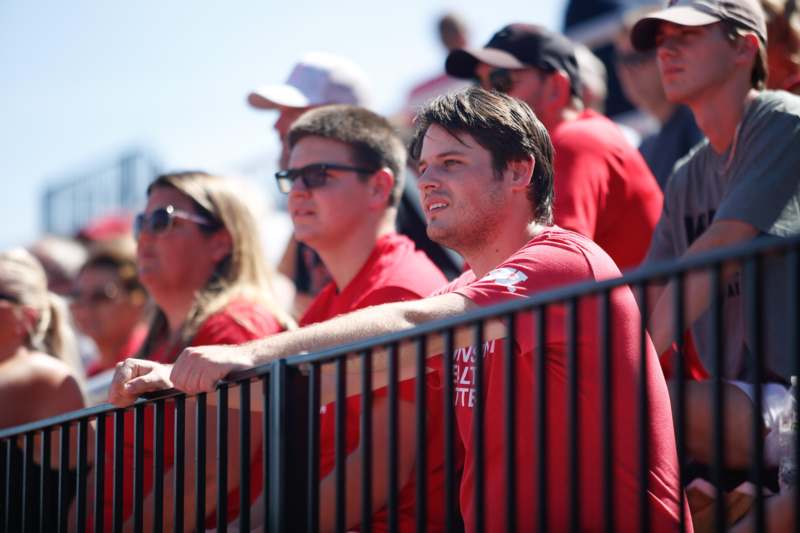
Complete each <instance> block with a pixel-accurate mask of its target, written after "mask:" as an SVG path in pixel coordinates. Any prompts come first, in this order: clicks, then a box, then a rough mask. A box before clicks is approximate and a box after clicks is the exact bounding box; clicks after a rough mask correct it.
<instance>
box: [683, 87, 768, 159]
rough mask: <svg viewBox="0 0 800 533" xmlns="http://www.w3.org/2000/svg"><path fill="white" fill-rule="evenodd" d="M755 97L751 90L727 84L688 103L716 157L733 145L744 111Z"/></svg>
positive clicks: (756, 93) (755, 91)
mask: <svg viewBox="0 0 800 533" xmlns="http://www.w3.org/2000/svg"><path fill="white" fill-rule="evenodd" d="M757 95H758V91H757V90H755V89H752V88H750V87H742V86H737V85H734V84H731V85H727V86H724V87H722V88H720V89H719V90H717V91H714V92H713V93H709V94H706V95H704V96H703V98H702V99H698V100H697V101H695V102H689V103H688V105H689V107H690V108H691V110H692V113H693V114H694V119H695V121H696V122H697V126H698V127H699V128H700V130H701V131H702V132H703V134H704V135H705V136H706V137H707V138H708V142H709V143H710V144H711V147H712V148H713V149H714V151H715V152H716V153H718V154H721V153H724V152H725V151H726V150H727V149H728V148H729V147H730V145H731V144H732V143H733V140H734V138H735V137H736V129H737V128H738V127H739V123H741V121H742V118H743V117H744V112H745V109H747V105H748V104H749V103H750V102H751V101H752V100H753V99H754V98H755V97H756V96H757Z"/></svg>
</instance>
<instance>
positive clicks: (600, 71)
mask: <svg viewBox="0 0 800 533" xmlns="http://www.w3.org/2000/svg"><path fill="white" fill-rule="evenodd" d="M575 59H576V61H577V62H578V72H579V73H580V77H581V100H583V105H584V106H586V108H587V109H594V110H595V111H597V112H598V113H600V114H603V113H604V112H605V107H606V98H607V97H608V85H607V82H608V72H607V71H606V66H605V65H604V64H603V62H602V61H600V58H599V57H597V56H596V55H594V52H592V51H591V50H590V49H589V48H588V47H586V46H584V45H582V44H577V43H576V44H575Z"/></svg>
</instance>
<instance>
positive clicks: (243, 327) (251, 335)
mask: <svg viewBox="0 0 800 533" xmlns="http://www.w3.org/2000/svg"><path fill="white" fill-rule="evenodd" d="M282 329H283V327H282V326H281V325H280V323H279V322H278V321H277V320H276V319H275V317H274V316H273V315H272V314H271V313H270V312H269V311H268V310H267V309H266V308H264V307H263V306H262V305H260V304H257V303H253V302H249V301H246V300H241V299H239V300H235V301H233V302H231V303H229V304H228V305H227V306H226V307H225V308H224V309H222V310H221V311H219V312H217V313H215V314H213V315H211V316H210V317H208V319H206V321H205V322H203V324H202V325H201V326H200V329H198V330H197V333H196V334H195V336H194V337H193V338H192V341H191V345H193V346H206V345H214V344H242V343H244V342H248V341H251V340H254V339H260V338H263V337H267V336H269V335H272V334H274V333H278V332H280V331H281V330H282ZM181 350H182V347H179V346H167V345H166V344H164V345H162V346H159V347H158V348H157V349H156V350H155V351H154V352H153V353H152V354H151V356H150V359H152V360H154V361H158V362H161V363H172V362H174V361H175V359H176V358H177V357H178V355H180V352H181ZM153 413H154V410H153V409H152V408H147V409H145V417H144V440H143V442H142V445H143V450H142V451H143V464H144V471H143V474H144V476H143V477H144V481H143V491H142V494H144V495H145V497H146V496H147V494H149V493H150V491H151V490H152V488H153V458H154V447H153V420H154V417H153ZM164 413H165V416H164V470H165V471H167V470H168V469H169V468H170V467H171V466H172V465H173V462H174V452H175V450H174V447H173V441H174V430H175V418H174V409H173V408H172V406H171V405H169V404H168V405H166V407H165V409H164ZM186 416H187V417H189V416H194V414H193V413H189V412H188V411H187V413H186ZM229 423H236V422H235V421H234V422H230V421H229ZM113 424H114V418H113V416H108V417H107V418H106V455H105V502H104V503H105V508H104V510H105V529H106V530H109V529H110V527H111V523H112V518H113V514H112V509H113V507H112V506H113V494H114V493H113V483H114V481H113V480H114V478H113V472H114V457H113V454H112V450H113V442H114V425H113ZM133 432H134V415H133V411H128V412H127V413H125V440H124V451H123V469H124V473H123V488H124V494H123V513H122V516H123V520H127V519H128V518H129V517H130V516H131V515H132V514H133V459H134V455H133V452H134V438H133V437H134V435H133ZM187 438H192V437H190V436H189V435H188V434H187ZM256 457H259V458H260V454H256ZM191 461H193V458H188V457H187V464H186V468H192V462H191ZM255 471H256V472H258V471H260V470H255ZM260 485H261V476H258V475H255V476H252V487H253V488H254V489H257V490H258V491H260ZM164 490H165V491H166V490H172V487H164ZM186 490H187V491H189V492H187V494H189V493H190V492H191V491H193V490H194V489H193V488H192V487H187V488H186ZM250 493H251V495H252V496H253V499H255V496H257V495H258V492H255V491H253V490H251V492H250ZM187 497H191V498H193V496H191V495H188V496H187ZM146 512H149V510H146ZM165 512H172V511H171V510H170V509H165ZM238 514H239V490H238V487H237V488H236V489H234V490H232V491H231V492H230V493H229V494H228V517H229V519H232V518H234V517H236V516H238ZM215 522H216V519H215V514H213V515H210V516H209V520H208V522H207V525H209V526H213V524H214V523H215Z"/></svg>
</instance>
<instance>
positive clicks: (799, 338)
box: [786, 246, 800, 533]
mask: <svg viewBox="0 0 800 533" xmlns="http://www.w3.org/2000/svg"><path fill="white" fill-rule="evenodd" d="M787 265H788V268H787V272H788V275H789V279H787V280H786V281H787V284H786V286H787V289H788V291H789V310H788V311H789V312H788V316H789V321H788V322H787V323H788V324H800V250H798V248H797V247H796V246H795V247H793V248H792V249H791V250H789V257H788V259H787ZM788 340H789V354H790V357H791V369H792V370H791V372H792V375H793V376H800V331H798V328H797V327H791V328H789V339H788ZM799 389H800V387H795V398H794V402H795V403H794V404H795V406H798V405H800V397H798V394H800V391H799ZM794 453H795V458H794V464H795V465H798V464H800V432H798V431H795V433H794ZM794 498H795V499H794V508H795V509H800V490H797V489H796V488H795V490H794ZM794 525H795V527H794V530H795V532H796V533H800V520H798V519H797V518H795V521H794Z"/></svg>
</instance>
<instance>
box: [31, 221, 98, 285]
mask: <svg viewBox="0 0 800 533" xmlns="http://www.w3.org/2000/svg"><path fill="white" fill-rule="evenodd" d="M27 248H28V251H29V252H30V253H32V254H33V256H34V257H36V259H37V260H38V261H39V263H40V264H41V265H42V267H43V268H44V271H45V273H46V274H47V287H48V289H49V290H50V291H51V292H54V293H56V294H58V295H59V296H69V293H70V291H72V286H73V283H74V282H75V276H77V275H78V269H80V268H81V265H82V264H83V263H84V262H85V261H86V257H87V256H88V252H87V250H86V246H84V245H83V243H82V242H80V241H79V240H77V239H73V238H70V237H61V236H58V235H45V236H44V237H42V238H40V239H38V240H37V241H35V242H34V243H33V244H31V245H30V246H28V247H27Z"/></svg>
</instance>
